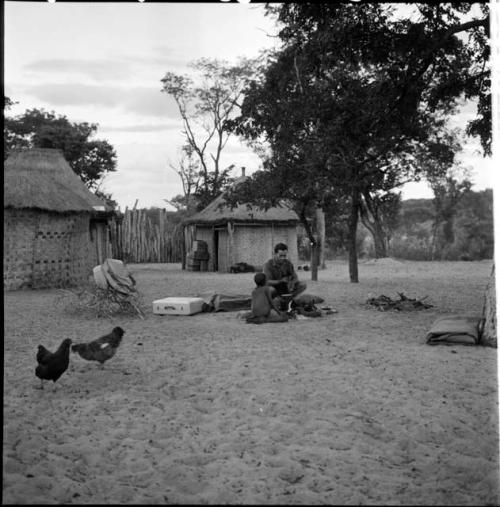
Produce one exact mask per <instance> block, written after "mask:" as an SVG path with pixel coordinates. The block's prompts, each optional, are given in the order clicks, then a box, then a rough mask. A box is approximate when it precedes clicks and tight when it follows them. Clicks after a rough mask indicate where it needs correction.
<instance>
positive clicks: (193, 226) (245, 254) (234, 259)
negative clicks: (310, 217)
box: [184, 172, 299, 272]
mask: <svg viewBox="0 0 500 507" xmlns="http://www.w3.org/2000/svg"><path fill="white" fill-rule="evenodd" d="M244 180H245V174H244V172H243V173H242V176H241V178H239V179H238V180H236V182H235V183H234V184H235V185H238V184H239V183H241V182H242V181H244ZM298 222H299V218H298V216H297V214H296V213H295V211H293V210H292V209H290V208H288V207H287V206H285V205H284V204H283V205H282V206H276V207H273V208H269V209H268V210H264V209H259V208H257V207H255V206H250V205H247V204H246V203H240V204H239V205H238V206H236V207H235V208H233V209H231V207H230V206H228V205H226V204H225V202H224V193H222V194H221V195H219V196H218V197H217V198H215V199H214V200H213V201H212V202H211V203H210V204H209V205H208V206H207V207H206V208H204V209H203V210H202V211H200V212H199V213H196V214H195V215H193V216H191V217H189V218H187V219H186V220H185V221H184V241H185V249H186V252H188V253H189V252H190V251H192V249H193V244H195V242H196V241H197V240H200V241H204V242H206V244H207V245H208V252H209V262H208V266H207V268H208V270H209V271H220V272H229V270H230V267H231V266H232V265H234V264H236V263H239V262H245V263H247V264H250V265H252V266H257V267H260V266H262V265H263V264H264V262H266V261H267V260H268V259H269V258H270V257H271V256H272V255H273V248H274V245H275V244H276V243H279V242H282V243H285V244H286V245H287V246H288V249H289V258H290V260H291V261H292V262H293V263H294V264H296V263H297V261H298V252H297V224H298Z"/></svg>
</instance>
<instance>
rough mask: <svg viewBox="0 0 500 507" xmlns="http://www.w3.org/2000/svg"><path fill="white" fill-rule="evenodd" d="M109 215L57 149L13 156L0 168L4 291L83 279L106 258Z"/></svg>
mask: <svg viewBox="0 0 500 507" xmlns="http://www.w3.org/2000/svg"><path fill="white" fill-rule="evenodd" d="M111 213H112V209H111V208H110V207H109V206H107V204H106V203H105V202H104V201H102V200H101V199H99V198H98V197H97V196H96V195H95V194H93V193H92V192H90V191H89V190H88V189H87V187H86V186H85V184H84V183H83V182H82V180H81V179H80V178H79V177H78V176H77V175H76V174H75V173H74V172H73V170H72V169H71V166H70V165H69V164H68V162H67V161H66V160H65V158H64V156H63V154H62V152H61V151H60V150H54V149H41V148H37V149H30V150H19V151H15V152H13V153H12V154H11V155H10V156H9V157H8V159H7V160H6V161H5V163H4V289H8V290H9V289H17V288H21V287H32V288H41V287H54V286H65V285H75V284H78V283H80V282H82V281H83V280H85V279H86V278H87V276H88V275H89V274H90V273H91V272H92V267H93V266H94V265H96V264H99V263H100V262H102V261H101V260H100V259H99V257H103V258H105V257H106V256H107V255H108V253H109V252H108V251H107V244H106V241H107V240H106V230H105V227H106V219H107V217H108V216H109V215H110V214H111ZM99 250H101V252H99Z"/></svg>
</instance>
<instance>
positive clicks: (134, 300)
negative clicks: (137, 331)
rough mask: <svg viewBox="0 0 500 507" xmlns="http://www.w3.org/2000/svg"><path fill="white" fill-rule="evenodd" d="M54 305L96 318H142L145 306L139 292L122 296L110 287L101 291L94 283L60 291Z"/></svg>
mask: <svg viewBox="0 0 500 507" xmlns="http://www.w3.org/2000/svg"><path fill="white" fill-rule="evenodd" d="M56 305H58V306H61V307H62V308H63V309H64V310H65V311H67V312H68V313H73V312H78V313H81V312H85V311H90V312H92V313H94V315H95V316H96V317H98V318H102V317H104V318H110V317H113V316H115V315H130V316H138V317H139V318H141V319H143V318H144V315H145V314H144V310H145V304H144V300H143V296H142V294H141V293H140V292H138V291H137V290H136V291H133V292H130V293H129V294H123V293H121V292H118V291H116V290H114V289H112V288H111V287H108V288H107V289H102V288H100V287H98V286H97V285H96V284H95V283H90V284H88V285H87V286H84V287H78V288H70V289H60V291H59V295H58V298H56Z"/></svg>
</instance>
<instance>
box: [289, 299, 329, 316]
mask: <svg viewBox="0 0 500 507" xmlns="http://www.w3.org/2000/svg"><path fill="white" fill-rule="evenodd" d="M323 301H324V299H323V298H322V297H319V296H313V295H311V294H301V295H300V296H298V297H296V298H295V299H292V300H291V301H290V302H289V304H288V309H287V315H288V316H289V317H290V318H292V319H296V318H297V315H302V316H304V317H321V316H322V312H321V310H320V309H319V308H318V307H317V306H316V304H319V303H323Z"/></svg>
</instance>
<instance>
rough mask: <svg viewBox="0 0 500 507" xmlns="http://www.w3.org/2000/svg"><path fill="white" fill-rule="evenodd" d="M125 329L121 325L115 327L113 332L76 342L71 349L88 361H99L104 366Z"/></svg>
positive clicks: (115, 349)
mask: <svg viewBox="0 0 500 507" xmlns="http://www.w3.org/2000/svg"><path fill="white" fill-rule="evenodd" d="M124 334H125V331H124V330H123V329H122V328H121V327H115V328H114V329H113V331H111V333H109V334H107V335H104V336H101V337H100V338H97V339H96V340H93V341H91V342H88V343H75V344H74V345H73V346H72V347H71V350H72V351H73V352H78V354H80V357H82V358H83V359H86V360H87V361H98V362H99V363H100V364H101V366H102V367H104V363H105V362H106V361H107V360H108V359H111V358H112V357H113V356H114V355H115V354H116V351H117V349H118V347H119V345H120V343H121V341H122V337H123V335H124Z"/></svg>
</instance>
